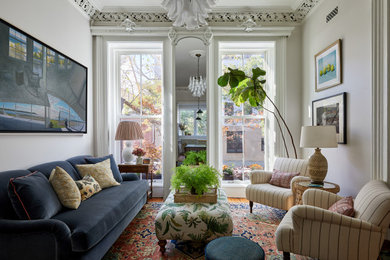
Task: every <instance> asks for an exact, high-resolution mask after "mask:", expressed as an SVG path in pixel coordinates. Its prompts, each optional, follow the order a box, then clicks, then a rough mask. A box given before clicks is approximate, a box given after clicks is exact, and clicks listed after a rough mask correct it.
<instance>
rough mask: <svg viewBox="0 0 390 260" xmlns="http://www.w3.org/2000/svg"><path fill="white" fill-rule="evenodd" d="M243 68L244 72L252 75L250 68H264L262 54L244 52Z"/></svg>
mask: <svg viewBox="0 0 390 260" xmlns="http://www.w3.org/2000/svg"><path fill="white" fill-rule="evenodd" d="M243 56H244V66H243V68H242V69H243V70H244V72H245V73H246V74H250V75H252V69H253V68H256V67H260V68H262V69H264V65H265V64H264V58H265V57H264V54H244V55H243Z"/></svg>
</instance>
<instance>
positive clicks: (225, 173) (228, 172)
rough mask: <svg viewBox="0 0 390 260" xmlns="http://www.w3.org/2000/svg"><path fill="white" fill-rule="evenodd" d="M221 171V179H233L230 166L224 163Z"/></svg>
mask: <svg viewBox="0 0 390 260" xmlns="http://www.w3.org/2000/svg"><path fill="white" fill-rule="evenodd" d="M222 172H223V179H224V180H230V181H232V180H233V179H234V176H233V169H232V168H231V167H229V166H227V165H224V166H223V168H222Z"/></svg>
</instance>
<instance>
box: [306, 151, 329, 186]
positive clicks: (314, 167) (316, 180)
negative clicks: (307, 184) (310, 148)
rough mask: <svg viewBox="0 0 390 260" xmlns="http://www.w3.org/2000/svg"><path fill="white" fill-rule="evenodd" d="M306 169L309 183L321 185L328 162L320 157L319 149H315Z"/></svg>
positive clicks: (323, 157)
mask: <svg viewBox="0 0 390 260" xmlns="http://www.w3.org/2000/svg"><path fill="white" fill-rule="evenodd" d="M308 168H309V175H310V179H311V183H312V184H320V185H323V184H324V179H325V177H326V173H327V172H328V161H327V160H326V158H325V156H323V155H322V153H321V149H320V148H316V149H315V152H314V154H313V155H312V156H311V157H310V159H309V165H308Z"/></svg>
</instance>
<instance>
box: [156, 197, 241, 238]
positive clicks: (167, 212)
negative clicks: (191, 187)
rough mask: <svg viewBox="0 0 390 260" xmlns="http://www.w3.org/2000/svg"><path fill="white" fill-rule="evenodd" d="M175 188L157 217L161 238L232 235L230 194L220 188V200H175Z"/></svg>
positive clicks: (157, 228)
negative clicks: (181, 201)
mask: <svg viewBox="0 0 390 260" xmlns="http://www.w3.org/2000/svg"><path fill="white" fill-rule="evenodd" d="M173 194H174V192H171V194H169V196H168V198H167V199H166V201H165V203H164V205H163V206H162V208H161V209H160V211H159V212H158V214H157V216H156V219H155V226H156V236H157V238H158V239H159V240H170V239H173V240H190V241H209V240H212V239H215V238H217V237H222V236H231V235H232V233H233V220H232V216H231V212H230V208H229V203H228V200H227V196H226V194H225V192H224V191H222V190H218V201H217V203H215V204H210V203H174V202H173Z"/></svg>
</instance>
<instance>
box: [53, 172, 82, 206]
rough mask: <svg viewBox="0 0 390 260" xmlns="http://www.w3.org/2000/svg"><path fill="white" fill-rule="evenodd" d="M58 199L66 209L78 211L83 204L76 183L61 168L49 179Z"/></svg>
mask: <svg viewBox="0 0 390 260" xmlns="http://www.w3.org/2000/svg"><path fill="white" fill-rule="evenodd" d="M49 182H50V184H51V185H52V186H53V189H54V191H55V192H56V194H57V197H58V199H59V200H60V202H61V204H62V205H63V206H64V207H67V208H70V209H77V208H78V207H79V206H80V203H81V195H80V191H79V189H78V188H77V185H76V182H75V181H74V180H73V179H72V177H70V175H69V174H68V173H67V172H66V171H65V170H64V169H62V168H61V167H59V166H57V167H56V168H55V169H53V170H52V172H51V174H50V178H49Z"/></svg>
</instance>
